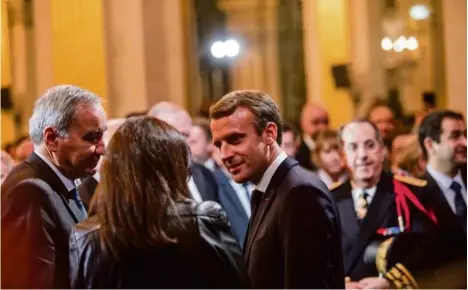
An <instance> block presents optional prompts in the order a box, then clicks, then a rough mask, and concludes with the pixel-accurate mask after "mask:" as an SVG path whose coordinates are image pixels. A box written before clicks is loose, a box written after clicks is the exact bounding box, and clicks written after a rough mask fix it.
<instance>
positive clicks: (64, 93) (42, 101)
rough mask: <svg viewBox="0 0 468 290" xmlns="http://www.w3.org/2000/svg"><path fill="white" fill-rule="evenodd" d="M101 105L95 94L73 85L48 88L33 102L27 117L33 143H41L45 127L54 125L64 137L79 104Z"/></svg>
mask: <svg viewBox="0 0 468 290" xmlns="http://www.w3.org/2000/svg"><path fill="white" fill-rule="evenodd" d="M83 105H88V106H98V105H101V98H100V97H99V96H97V95H96V94H94V93H92V92H90V91H88V90H85V89H82V88H79V87H76V86H73V85H60V86H55V87H52V88H50V89H49V90H48V91H47V92H45V94H44V95H42V96H41V97H40V98H39V99H38V100H37V101H36V103H35V104H34V110H33V114H32V116H31V118H30V119H29V135H30V137H31V140H32V142H33V143H34V144H35V145H38V144H40V143H42V141H43V135H42V134H43V132H44V129H45V128H46V127H49V126H50V127H55V129H56V130H57V133H58V134H59V136H61V137H66V136H67V134H68V129H69V127H70V124H71V122H72V119H73V117H74V115H75V111H76V108H77V107H79V106H83Z"/></svg>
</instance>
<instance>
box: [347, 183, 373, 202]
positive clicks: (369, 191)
mask: <svg viewBox="0 0 468 290" xmlns="http://www.w3.org/2000/svg"><path fill="white" fill-rule="evenodd" d="M376 190H377V185H374V186H373V187H371V188H359V187H354V188H353V189H352V191H351V193H352V195H353V201H354V203H355V204H356V202H357V200H358V199H359V196H360V195H361V194H362V192H363V191H365V192H366V193H367V194H368V195H369V196H368V197H367V202H368V203H369V204H370V203H371V201H372V199H373V198H374V195H375V192H376Z"/></svg>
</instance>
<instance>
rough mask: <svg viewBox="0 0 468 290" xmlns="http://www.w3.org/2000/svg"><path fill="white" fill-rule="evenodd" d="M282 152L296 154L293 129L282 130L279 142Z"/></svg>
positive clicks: (290, 154) (289, 154) (292, 155)
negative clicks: (281, 140)
mask: <svg viewBox="0 0 468 290" xmlns="http://www.w3.org/2000/svg"><path fill="white" fill-rule="evenodd" d="M281 148H283V150H284V152H285V153H286V154H287V155H288V156H291V157H294V156H296V151H297V143H296V136H295V135H294V132H293V131H284V132H283V143H282V144H281Z"/></svg>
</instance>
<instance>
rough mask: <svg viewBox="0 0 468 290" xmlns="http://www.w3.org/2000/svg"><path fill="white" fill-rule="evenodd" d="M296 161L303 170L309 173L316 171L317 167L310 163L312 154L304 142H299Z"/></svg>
mask: <svg viewBox="0 0 468 290" xmlns="http://www.w3.org/2000/svg"><path fill="white" fill-rule="evenodd" d="M296 160H297V161H298V162H299V164H300V165H301V166H302V167H304V168H305V169H308V170H311V171H315V170H317V166H316V165H315V164H314V163H313V162H312V152H311V151H310V149H309V147H308V146H307V144H306V143H305V142H304V140H302V141H301V145H299V148H298V149H297V152H296Z"/></svg>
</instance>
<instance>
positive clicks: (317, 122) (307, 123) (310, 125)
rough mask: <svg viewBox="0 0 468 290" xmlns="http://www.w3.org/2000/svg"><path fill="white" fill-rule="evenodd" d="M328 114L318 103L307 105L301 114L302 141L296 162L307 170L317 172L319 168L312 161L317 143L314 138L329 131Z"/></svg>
mask: <svg viewBox="0 0 468 290" xmlns="http://www.w3.org/2000/svg"><path fill="white" fill-rule="evenodd" d="M329 121H330V120H329V116H328V112H327V111H326V110H325V109H324V108H323V107H322V106H320V105H318V104H316V103H307V104H306V105H305V106H304V108H303V109H302V112H301V129H302V134H303V135H302V141H301V144H300V146H299V149H298V151H297V153H296V160H297V161H298V162H299V165H301V166H302V167H304V168H305V169H308V170H311V171H315V170H316V169H317V167H316V166H315V164H314V163H313V161H312V154H311V153H312V152H313V151H314V149H315V142H314V140H313V139H312V136H314V135H315V134H317V132H320V131H324V130H325V129H328V126H329V123H330V122H329Z"/></svg>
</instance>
